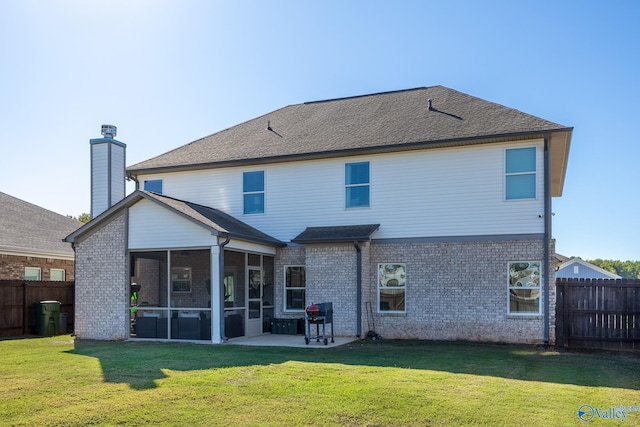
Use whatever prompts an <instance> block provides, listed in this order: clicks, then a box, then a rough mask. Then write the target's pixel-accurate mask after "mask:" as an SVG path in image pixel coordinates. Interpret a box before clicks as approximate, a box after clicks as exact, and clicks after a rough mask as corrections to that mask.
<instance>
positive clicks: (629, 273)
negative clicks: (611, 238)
mask: <svg viewBox="0 0 640 427" xmlns="http://www.w3.org/2000/svg"><path fill="white" fill-rule="evenodd" d="M587 262H589V263H591V264H593V265H597V266H598V267H600V268H602V269H603V270H607V271H609V272H611V273H614V274H617V275H618V276H621V277H622V278H623V279H640V261H620V260H613V259H600V258H597V259H590V260H587Z"/></svg>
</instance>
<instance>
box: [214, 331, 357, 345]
mask: <svg viewBox="0 0 640 427" xmlns="http://www.w3.org/2000/svg"><path fill="white" fill-rule="evenodd" d="M304 337H305V336H304V335H281V334H263V335H259V336H257V337H251V338H244V337H241V338H232V339H230V340H229V341H228V342H227V344H228V345H248V346H256V347H300V348H302V347H305V348H334V347H338V346H341V345H344V344H348V343H350V342H353V341H356V340H357V339H358V338H356V337H334V341H335V342H331V338H328V340H329V342H328V343H327V345H324V344H323V343H322V340H321V341H320V342H316V340H315V339H313V340H311V341H310V342H309V344H305V342H304Z"/></svg>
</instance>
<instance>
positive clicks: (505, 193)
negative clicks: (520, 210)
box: [502, 145, 539, 202]
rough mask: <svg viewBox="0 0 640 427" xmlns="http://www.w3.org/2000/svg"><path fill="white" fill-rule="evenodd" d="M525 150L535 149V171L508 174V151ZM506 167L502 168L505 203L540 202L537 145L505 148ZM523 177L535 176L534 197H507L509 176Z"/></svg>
mask: <svg viewBox="0 0 640 427" xmlns="http://www.w3.org/2000/svg"><path fill="white" fill-rule="evenodd" d="M523 148H533V149H535V156H534V167H535V169H534V170H533V171H531V172H512V173H507V151H509V150H520V149H523ZM503 158H504V165H503V167H502V171H503V176H504V188H503V192H504V201H506V202H522V201H531V200H538V193H539V191H538V147H536V146H535V145H533V146H526V147H511V148H505V149H504V156H503ZM521 175H533V185H534V188H533V191H534V193H535V196H534V197H524V198H517V199H509V198H508V197H507V177H508V176H521Z"/></svg>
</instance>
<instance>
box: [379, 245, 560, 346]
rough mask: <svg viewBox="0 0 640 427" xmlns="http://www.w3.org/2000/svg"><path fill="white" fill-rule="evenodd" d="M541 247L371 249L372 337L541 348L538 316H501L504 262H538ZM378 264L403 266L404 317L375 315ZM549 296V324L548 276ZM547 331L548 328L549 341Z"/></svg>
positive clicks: (504, 292)
mask: <svg viewBox="0 0 640 427" xmlns="http://www.w3.org/2000/svg"><path fill="white" fill-rule="evenodd" d="M543 247H544V243H543V242H542V241H507V242H466V243H421V244H418V243H416V244H374V245H372V246H371V262H370V266H369V272H370V277H371V279H372V280H370V281H369V282H368V286H369V290H370V292H369V293H368V296H369V298H370V301H371V305H372V307H374V310H375V311H376V315H375V326H376V332H378V333H379V334H380V335H381V336H382V337H383V338H420V339H435V340H470V341H497V342H526V343H538V342H543V340H544V339H543V318H542V315H540V316H533V317H525V316H513V315H507V301H508V300H507V298H508V294H507V262H508V261H537V260H540V261H542V259H543V257H544V255H543V254H544V252H543ZM552 255H553V247H552V250H551V256H552ZM378 263H405V264H406V274H407V288H406V313H402V314H391V313H389V314H380V313H377V310H376V304H377V294H376V292H377V266H378ZM551 266H553V263H551ZM551 269H552V271H551V272H550V274H553V268H551ZM550 292H551V293H550V295H551V302H550V307H549V317H550V318H553V315H552V314H553V313H554V312H555V286H554V285H553V276H551V281H550ZM541 304H542V300H541ZM553 328H554V323H553V322H552V323H551V325H550V333H549V337H550V340H551V341H553V340H555V332H554V329H553Z"/></svg>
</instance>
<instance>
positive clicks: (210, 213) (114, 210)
mask: <svg viewBox="0 0 640 427" xmlns="http://www.w3.org/2000/svg"><path fill="white" fill-rule="evenodd" d="M142 199H146V200H149V201H152V202H155V203H157V204H158V205H160V206H163V207H165V208H167V209H169V210H171V211H173V212H174V213H176V214H178V215H180V216H182V217H184V218H186V219H188V220H189V221H192V222H194V223H196V224H198V225H200V226H202V227H204V228H206V229H208V230H209V231H211V233H212V234H214V235H220V236H229V237H230V238H236V239H241V240H248V241H251V242H256V243H264V244H268V245H271V246H278V247H282V246H286V243H284V242H282V241H280V240H278V239H275V238H273V237H271V236H269V235H267V234H265V233H263V232H262V231H260V230H257V229H255V228H253V227H251V226H250V225H248V224H245V223H244V222H242V221H239V220H237V219H235V218H234V217H232V216H231V215H228V214H226V213H224V212H222V211H219V210H218V209H214V208H210V207H208V206H202V205H198V204H195V203H191V202H187V201H184V200H179V199H175V198H172V197H167V196H163V195H160V194H156V193H152V192H149V191H142V190H137V191H134V192H133V193H131V194H130V195H128V196H127V197H125V198H124V199H122V200H121V201H120V202H118V203H116V204H115V205H113V206H112V207H111V208H109V209H107V210H106V211H104V212H103V213H101V214H100V215H98V216H97V217H96V218H94V219H93V220H92V221H91V222H89V223H88V224H86V225H85V226H83V227H82V228H80V229H79V230H76V231H75V232H73V233H71V234H69V235H68V236H67V237H66V239H65V241H67V242H71V243H74V242H78V241H81V240H82V239H83V238H84V237H85V236H86V235H88V234H90V233H91V232H92V231H93V230H95V229H96V228H97V227H99V226H100V225H101V224H103V223H105V222H106V221H108V219H109V218H112V217H113V216H115V215H117V214H118V213H120V212H121V211H122V210H123V209H125V208H128V207H130V206H133V205H134V204H136V203H137V202H139V201H140V200H142Z"/></svg>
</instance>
